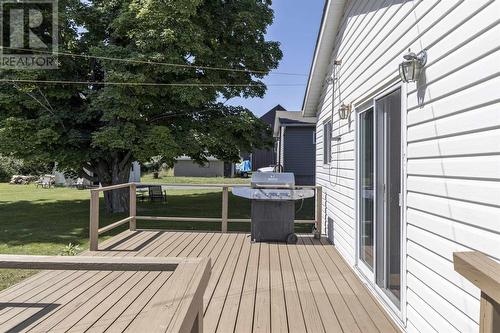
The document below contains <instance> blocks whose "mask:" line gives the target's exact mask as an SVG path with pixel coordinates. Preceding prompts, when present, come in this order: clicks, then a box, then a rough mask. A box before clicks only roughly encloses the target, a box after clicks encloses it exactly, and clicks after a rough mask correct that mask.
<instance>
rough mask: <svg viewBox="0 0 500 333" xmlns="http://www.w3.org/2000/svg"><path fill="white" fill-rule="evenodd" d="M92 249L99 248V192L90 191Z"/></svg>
mask: <svg viewBox="0 0 500 333" xmlns="http://www.w3.org/2000/svg"><path fill="white" fill-rule="evenodd" d="M89 229H90V251H97V250H98V247H99V246H98V242H99V192H98V191H92V190H91V191H90V227H89Z"/></svg>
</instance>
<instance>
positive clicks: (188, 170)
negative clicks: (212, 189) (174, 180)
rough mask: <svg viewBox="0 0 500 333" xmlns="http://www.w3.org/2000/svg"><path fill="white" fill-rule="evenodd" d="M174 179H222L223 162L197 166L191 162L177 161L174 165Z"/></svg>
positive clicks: (210, 162) (211, 162)
mask: <svg viewBox="0 0 500 333" xmlns="http://www.w3.org/2000/svg"><path fill="white" fill-rule="evenodd" d="M174 176H176V177H224V162H223V161H209V162H207V163H206V164H205V165H203V166H202V165H199V164H197V163H194V162H193V161H191V160H179V161H177V162H175V164H174Z"/></svg>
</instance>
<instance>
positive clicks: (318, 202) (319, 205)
mask: <svg viewBox="0 0 500 333" xmlns="http://www.w3.org/2000/svg"><path fill="white" fill-rule="evenodd" d="M322 207H323V189H322V188H321V186H317V187H316V213H315V215H316V216H315V220H316V231H315V232H314V238H316V239H320V238H321V233H322V226H323V219H322V216H323V214H322V210H323V208H322Z"/></svg>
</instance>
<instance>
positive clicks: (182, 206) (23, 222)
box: [0, 176, 314, 290]
mask: <svg viewBox="0 0 500 333" xmlns="http://www.w3.org/2000/svg"><path fill="white" fill-rule="evenodd" d="M142 181H143V182H150V181H152V177H147V176H146V177H144V178H143V179H142ZM155 181H157V182H164V183H194V182H195V181H196V182H197V183H198V184H200V183H229V182H230V181H231V182H235V181H236V182H237V183H240V182H248V180H242V179H223V178H187V179H183V178H180V177H177V178H175V177H170V176H164V177H162V178H161V179H159V180H155ZM89 197H90V194H89V191H87V190H81V191H80V190H76V189H68V188H53V189H41V188H38V189H37V188H36V187H35V186H34V185H9V184H3V183H0V226H1V230H0V253H4V254H5V253H9V254H43V255H58V254H61V252H62V251H63V250H64V248H65V247H66V246H67V245H68V244H69V243H73V244H78V245H79V246H80V248H81V250H85V249H87V248H88V221H89V215H88V214H89ZM103 206H104V199H101V212H100V216H101V219H100V226H101V227H102V226H104V225H107V224H110V223H112V222H115V221H117V220H119V219H120V218H123V216H124V215H109V214H106V213H105V212H104V210H103ZM313 206H314V201H313V200H312V199H309V200H306V201H305V202H304V205H303V207H302V209H301V210H300V211H299V212H298V213H297V218H300V219H305V218H307V219H312V218H313V216H314V209H313ZM299 207H300V204H297V209H299ZM221 209H222V195H221V192H220V191H219V190H215V189H214V190H200V189H191V190H168V192H167V202H166V203H159V202H156V203H150V202H147V201H145V202H140V201H138V207H137V210H138V212H137V213H138V214H140V215H150V216H179V217H182V216H187V217H220V215H221ZM229 217H230V218H248V217H250V202H249V201H248V200H245V199H242V198H238V197H235V196H233V195H230V197H229ZM126 227H127V226H122V227H121V228H117V229H114V230H113V231H111V232H109V233H108V234H106V235H105V237H103V239H104V238H108V237H110V236H112V235H114V234H117V233H119V232H120V231H122V230H124V229H125V228H126ZM138 227H139V228H155V229H163V228H164V229H177V230H196V229H198V230H220V223H186V222H141V221H139V222H138ZM229 227H230V230H238V231H248V230H249V224H248V223H231V224H230V225H229ZM308 228H309V226H299V229H298V230H297V231H299V232H300V231H306V230H310V229H308ZM32 273H33V272H27V271H18V270H3V271H2V270H0V290H1V289H3V288H5V287H7V286H9V285H11V284H13V283H16V282H18V281H19V280H21V279H22V278H24V277H25V276H28V275H30V274H32Z"/></svg>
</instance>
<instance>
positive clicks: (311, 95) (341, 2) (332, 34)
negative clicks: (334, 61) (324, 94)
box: [302, 0, 347, 116]
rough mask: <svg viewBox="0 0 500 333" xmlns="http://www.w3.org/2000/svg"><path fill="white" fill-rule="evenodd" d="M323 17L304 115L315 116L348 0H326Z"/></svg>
mask: <svg viewBox="0 0 500 333" xmlns="http://www.w3.org/2000/svg"><path fill="white" fill-rule="evenodd" d="M326 1H327V2H326V3H325V9H324V12H323V19H322V21H321V27H320V31H319V34H318V40H317V42H316V49H315V51H314V58H313V63H312V65H311V70H310V72H309V80H308V82H307V89H306V94H305V96H304V102H303V104H302V113H303V115H304V116H315V115H316V111H317V110H316V109H317V105H318V102H319V98H320V97H321V91H322V87H323V84H324V83H325V79H326V74H327V72H328V65H329V64H330V62H331V56H332V53H333V48H334V46H335V38H336V36H337V31H338V29H339V26H340V22H341V20H342V16H343V15H344V8H345V5H346V3H347V0H326Z"/></svg>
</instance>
